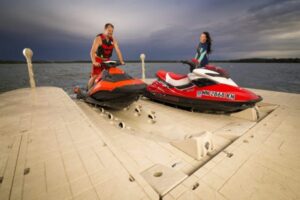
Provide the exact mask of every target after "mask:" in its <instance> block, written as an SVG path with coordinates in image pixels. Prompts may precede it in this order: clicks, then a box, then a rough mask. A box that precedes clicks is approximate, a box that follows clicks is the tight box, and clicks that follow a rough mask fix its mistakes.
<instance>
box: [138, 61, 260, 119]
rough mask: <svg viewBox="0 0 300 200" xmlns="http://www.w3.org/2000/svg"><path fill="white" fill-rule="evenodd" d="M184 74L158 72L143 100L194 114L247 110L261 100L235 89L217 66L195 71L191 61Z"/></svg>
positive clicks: (234, 84) (252, 94) (249, 92)
mask: <svg viewBox="0 0 300 200" xmlns="http://www.w3.org/2000/svg"><path fill="white" fill-rule="evenodd" d="M182 63H184V64H188V65H190V68H191V73H189V74H188V75H181V74H175V73H172V72H166V71H164V70H160V71H158V72H157V73H156V76H157V80H156V81H154V82H153V83H152V84H150V85H148V86H147V90H146V93H145V94H144V95H145V96H146V97H148V98H150V99H152V100H154V101H158V102H163V103H167V104H171V105H175V106H179V107H183V108H189V109H193V110H197V111H212V112H223V113H224V112H225V113H228V112H229V113H230V112H237V111H241V110H244V109H246V108H251V107H253V106H255V104H256V103H257V102H259V101H261V100H262V97H260V96H258V95H256V94H254V93H253V92H251V91H249V90H246V89H244V88H241V87H239V86H238V85H237V84H236V83H235V82H233V81H232V79H231V78H230V77H229V75H228V74H227V73H226V71H225V70H224V69H222V68H220V67H216V66H212V65H207V66H205V67H204V68H195V65H194V63H193V62H189V61H182Z"/></svg>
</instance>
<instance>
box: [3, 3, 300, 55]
mask: <svg viewBox="0 0 300 200" xmlns="http://www.w3.org/2000/svg"><path fill="white" fill-rule="evenodd" d="M107 22H110V23H113V24H114V25H115V34H114V35H115V37H116V38H117V40H118V42H119V45H120V48H121V51H122V53H123V55H124V58H125V60H132V59H139V55H140V54H141V53H145V54H146V59H149V60H181V59H189V58H192V57H193V56H194V55H195V49H196V46H197V44H198V42H199V35H200V34H201V33H202V32H203V31H208V32H210V34H211V36H212V39H213V44H212V49H213V52H212V54H211V55H210V59H214V60H219V59H238V58H253V57H260V58H261V57H265V58H289V57H292V58H295V57H300V0H251V1H249V0H247V1H246V0H148V1H143V0H106V1H103V0H84V1H83V0H80V1H79V0H26V1H24V0H1V2H0V60H24V58H23V56H22V49H23V48H25V47H29V48H31V49H32V50H33V52H34V58H33V59H35V60H89V59H90V57H89V53H90V49H91V45H92V42H93V40H94V38H95V36H96V35H97V34H98V33H101V32H102V31H103V26H104V24H105V23H107Z"/></svg>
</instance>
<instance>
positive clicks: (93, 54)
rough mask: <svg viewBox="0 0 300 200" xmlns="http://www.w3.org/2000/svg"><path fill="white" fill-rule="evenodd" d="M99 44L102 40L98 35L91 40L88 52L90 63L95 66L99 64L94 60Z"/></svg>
mask: <svg viewBox="0 0 300 200" xmlns="http://www.w3.org/2000/svg"><path fill="white" fill-rule="evenodd" d="M100 45H102V40H101V39H100V38H99V37H96V38H95V39H94V42H93V45H92V48H91V52H90V56H91V60H92V63H93V65H95V66H100V63H98V62H96V56H97V49H98V47H99V46H100Z"/></svg>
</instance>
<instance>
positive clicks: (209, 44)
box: [203, 31, 212, 54]
mask: <svg viewBox="0 0 300 200" xmlns="http://www.w3.org/2000/svg"><path fill="white" fill-rule="evenodd" d="M203 34H204V35H205V36H206V43H207V54H210V53H211V52H212V49H211V43H212V39H211V37H210V34H209V32H206V31H205V32H203Z"/></svg>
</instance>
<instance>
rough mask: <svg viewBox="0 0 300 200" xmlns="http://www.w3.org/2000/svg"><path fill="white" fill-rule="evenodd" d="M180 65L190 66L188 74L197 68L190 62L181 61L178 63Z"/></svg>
mask: <svg viewBox="0 0 300 200" xmlns="http://www.w3.org/2000/svg"><path fill="white" fill-rule="evenodd" d="M180 62H181V63H182V64H187V65H189V66H190V72H192V71H193V70H194V69H196V68H197V67H198V65H197V64H196V63H194V62H192V61H190V60H181V61H180Z"/></svg>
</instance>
